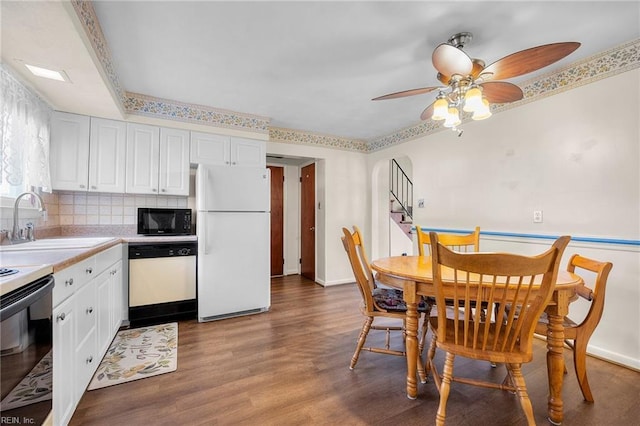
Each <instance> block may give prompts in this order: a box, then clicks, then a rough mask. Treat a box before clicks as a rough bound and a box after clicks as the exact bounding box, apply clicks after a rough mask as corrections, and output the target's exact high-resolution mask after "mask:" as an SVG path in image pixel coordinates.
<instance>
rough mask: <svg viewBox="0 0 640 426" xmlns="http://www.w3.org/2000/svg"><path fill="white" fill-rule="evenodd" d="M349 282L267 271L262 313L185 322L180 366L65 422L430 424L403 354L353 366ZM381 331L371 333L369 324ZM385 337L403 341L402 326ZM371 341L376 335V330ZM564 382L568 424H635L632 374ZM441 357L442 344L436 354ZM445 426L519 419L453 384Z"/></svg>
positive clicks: (430, 389)
mask: <svg viewBox="0 0 640 426" xmlns="http://www.w3.org/2000/svg"><path fill="white" fill-rule="evenodd" d="M359 298H360V296H359V294H358V290H357V289H356V287H355V284H354V285H341V286H336V287H328V288H323V287H321V286H318V285H316V284H314V283H313V282H311V281H308V280H306V279H304V278H301V277H300V276H288V277H283V278H276V279H273V280H272V307H271V310H270V312H268V313H264V314H259V315H253V316H247V317H241V318H232V319H226V320H222V321H216V322H208V323H198V322H197V321H195V320H189V321H181V322H180V323H179V332H178V369H177V371H175V372H173V373H169V374H164V375H160V376H156V377H150V378H148V379H143V380H138V381H134V382H130V383H125V384H121V385H116V386H112V387H108V388H104V389H99V390H95V391H90V392H85V394H84V396H83V398H82V400H81V402H80V404H79V406H78V408H77V409H76V412H75V415H74V417H73V418H72V421H71V424H72V425H109V426H111V425H118V424H127V425H178V424H179V425H236V424H240V425H241V424H246V425H250V424H251V425H299V424H314V425H333V424H345V425H387V424H389V425H390V424H403V425H414V424H415V425H418V424H420V425H429V424H434V422H435V415H436V410H437V406H438V392H437V391H436V389H435V386H434V384H433V383H432V382H431V381H429V382H428V383H425V384H419V385H418V386H419V387H418V399H416V400H413V401H412V400H409V399H407V397H406V393H405V375H406V364H405V360H404V358H402V357H394V356H388V355H381V354H375V353H369V352H363V353H362V354H361V356H360V360H359V362H358V365H357V366H356V368H355V369H354V370H353V371H350V370H349V361H350V359H351V356H352V355H353V350H354V348H355V343H356V338H357V337H358V333H359V331H360V327H361V326H362V322H363V319H364V318H363V317H362V315H361V314H360V312H359V309H358V308H359V304H360V300H359ZM376 333H377V334H376ZM394 337H395V340H393V338H392V342H393V343H392V344H394V345H395V346H396V347H399V346H401V345H402V339H401V337H400V336H399V335H396V336H394ZM369 339H373V341H374V342H377V343H378V344H382V342H383V341H384V335H383V333H382V332H375V331H372V332H371V333H370V336H369ZM545 351H546V349H545V342H543V341H541V340H538V339H535V351H534V361H533V362H531V363H529V364H525V365H524V366H523V372H524V374H525V380H526V382H527V386H528V389H529V396H530V398H531V401H532V404H533V408H534V412H535V417H536V422H537V423H538V424H540V425H544V424H548V422H547V420H546V413H547V378H546V364H545ZM565 359H566V360H567V367H568V368H569V374H568V375H566V376H565V385H564V391H563V395H564V407H565V421H564V423H563V424H564V425H614V424H615V425H635V424H638V422H639V420H638V419H640V406H639V405H638V399H639V397H640V380H639V379H640V373H638V372H636V371H632V370H629V369H626V368H623V367H619V366H616V365H613V364H611V363H608V362H604V361H601V360H598V359H595V358H592V357H589V359H588V360H587V366H588V371H589V380H590V383H591V387H592V390H593V393H594V397H595V399H596V402H595V403H594V404H587V403H585V402H584V401H583V400H582V395H581V393H580V389H579V387H578V384H577V381H576V378H575V375H574V373H573V370H572V369H573V364H572V361H571V358H570V356H569V353H568V352H567V354H566V356H565ZM436 360H437V362H439V363H440V365H442V356H441V354H439V355H437V356H436ZM455 367H456V372H457V373H458V374H466V375H477V376H483V377H493V378H495V380H496V381H501V380H502V378H504V374H505V370H504V367H500V366H499V367H498V368H495V369H492V368H491V367H490V366H489V364H488V363H485V362H475V361H469V360H466V359H464V358H457V359H456V365H455ZM447 423H448V424H451V425H489V424H490V425H520V424H525V420H524V415H523V414H522V410H521V409H520V405H519V403H518V401H517V399H516V397H515V396H514V395H513V394H511V393H509V392H504V391H499V390H492V389H483V388H477V387H474V386H468V385H464V384H458V383H454V384H453V386H452V391H451V394H450V397H449V402H448V406H447Z"/></svg>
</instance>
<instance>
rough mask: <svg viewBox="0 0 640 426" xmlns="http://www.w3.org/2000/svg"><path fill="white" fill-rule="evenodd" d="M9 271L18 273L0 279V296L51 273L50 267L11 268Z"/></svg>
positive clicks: (17, 266) (51, 268) (51, 267)
mask: <svg viewBox="0 0 640 426" xmlns="http://www.w3.org/2000/svg"><path fill="white" fill-rule="evenodd" d="M10 269H16V270H18V273H16V274H13V275H7V276H4V277H0V296H4V295H5V294H7V293H10V292H12V291H13V290H16V289H18V288H20V287H22V286H25V285H27V284H29V283H32V282H34V281H36V280H37V279H38V278H42V277H45V276H47V275H49V274H51V273H53V266H51V265H29V266H20V265H16V266H12V267H11V268H10Z"/></svg>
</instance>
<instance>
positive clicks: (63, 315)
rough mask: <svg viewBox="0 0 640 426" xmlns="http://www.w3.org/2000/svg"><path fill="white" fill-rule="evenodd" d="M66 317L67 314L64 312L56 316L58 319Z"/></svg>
mask: <svg viewBox="0 0 640 426" xmlns="http://www.w3.org/2000/svg"><path fill="white" fill-rule="evenodd" d="M65 317H66V315H65V314H64V312H63V313H61V314H60V315H58V316H57V317H56V321H64V319H65Z"/></svg>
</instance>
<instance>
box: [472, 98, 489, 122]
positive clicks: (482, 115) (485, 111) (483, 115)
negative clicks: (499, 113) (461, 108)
mask: <svg viewBox="0 0 640 426" xmlns="http://www.w3.org/2000/svg"><path fill="white" fill-rule="evenodd" d="M492 115H493V114H491V108H489V101H488V100H486V99H483V100H482V107H481V108H480V109H477V110H476V111H474V113H473V115H472V116H471V119H473V120H476V121H480V120H484V119H487V118H489V117H491V116H492Z"/></svg>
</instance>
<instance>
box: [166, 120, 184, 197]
mask: <svg viewBox="0 0 640 426" xmlns="http://www.w3.org/2000/svg"><path fill="white" fill-rule="evenodd" d="M159 181H160V194H162V195H189V132H188V131H187V130H178V129H164V128H161V129H160V164H159Z"/></svg>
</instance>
